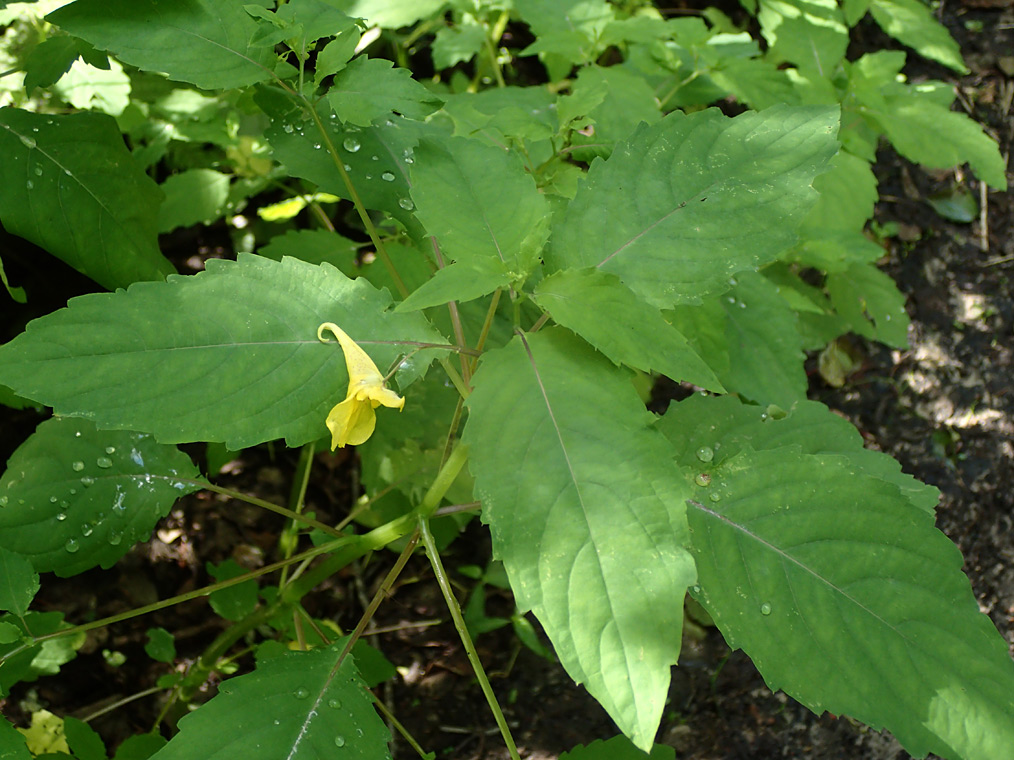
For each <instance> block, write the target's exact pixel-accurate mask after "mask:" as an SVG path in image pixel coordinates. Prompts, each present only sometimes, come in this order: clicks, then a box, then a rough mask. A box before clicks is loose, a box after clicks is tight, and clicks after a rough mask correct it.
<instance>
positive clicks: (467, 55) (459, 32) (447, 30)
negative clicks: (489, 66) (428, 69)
mask: <svg viewBox="0 0 1014 760" xmlns="http://www.w3.org/2000/svg"><path fill="white" fill-rule="evenodd" d="M485 43H486V30H485V29H484V28H483V27H482V26H480V25H479V24H470V23H463V24H458V25H457V26H445V27H444V28H443V29H438V30H437V34H436V37H435V38H434V40H433V48H432V51H433V65H434V66H436V67H437V68H438V69H449V68H450V67H451V66H453V65H455V64H456V63H461V62H462V61H470V60H472V58H473V57H475V56H476V55H477V54H478V53H479V51H481V50H482V47H483V45H484V44H485Z"/></svg>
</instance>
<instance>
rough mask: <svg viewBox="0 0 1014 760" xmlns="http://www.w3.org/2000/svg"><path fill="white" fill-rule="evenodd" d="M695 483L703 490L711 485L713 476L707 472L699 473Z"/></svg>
mask: <svg viewBox="0 0 1014 760" xmlns="http://www.w3.org/2000/svg"><path fill="white" fill-rule="evenodd" d="M694 482H695V483H696V484H697V485H699V486H700V487H701V488H705V487H707V486H710V485H711V476H710V475H709V474H708V473H706V472H699V473H697V476H696V477H695V478H694Z"/></svg>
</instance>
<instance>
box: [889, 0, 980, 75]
mask: <svg viewBox="0 0 1014 760" xmlns="http://www.w3.org/2000/svg"><path fill="white" fill-rule="evenodd" d="M870 14H871V15H872V16H873V18H874V20H875V21H876V22H877V23H878V24H879V25H880V27H881V28H882V29H883V30H884V31H885V32H887V33H888V34H889V35H891V36H892V37H894V38H895V39H896V40H898V41H900V42H903V43H904V44H906V45H908V46H909V47H910V48H914V49H915V51H916V52H917V53H919V55H921V56H924V57H925V58H930V59H932V60H934V61H938V62H940V63H942V64H943V65H944V66H947V67H949V68H952V69H954V70H955V71H957V72H960V73H962V74H967V73H968V68H967V67H966V66H965V62H964V61H963V60H962V58H961V49H960V48H959V47H958V43H957V42H955V41H954V38H953V37H951V34H950V32H948V31H947V28H946V27H945V26H944V25H943V24H941V23H940V22H939V21H937V20H936V19H935V18H934V17H933V11H932V10H931V9H930V6H928V5H926V4H925V3H923V2H922V1H921V0H871V2H870Z"/></svg>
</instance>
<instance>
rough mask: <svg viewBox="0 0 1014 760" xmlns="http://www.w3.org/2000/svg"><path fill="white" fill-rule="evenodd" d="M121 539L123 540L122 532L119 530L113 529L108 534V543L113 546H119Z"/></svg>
mask: <svg viewBox="0 0 1014 760" xmlns="http://www.w3.org/2000/svg"><path fill="white" fill-rule="evenodd" d="M121 541H123V534H122V533H120V532H119V531H117V530H114V531H113V532H112V533H110V534H109V543H110V544H112V545H113V546H119V545H120V542H121Z"/></svg>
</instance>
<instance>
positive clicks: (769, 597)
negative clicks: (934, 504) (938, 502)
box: [684, 447, 1014, 760]
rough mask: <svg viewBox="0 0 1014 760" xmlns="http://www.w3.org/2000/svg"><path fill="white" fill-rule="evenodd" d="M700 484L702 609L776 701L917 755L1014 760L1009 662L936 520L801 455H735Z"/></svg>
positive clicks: (696, 517)
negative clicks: (886, 738)
mask: <svg viewBox="0 0 1014 760" xmlns="http://www.w3.org/2000/svg"><path fill="white" fill-rule="evenodd" d="M684 464H686V462H685V461H684ZM693 464H694V465H696V467H697V468H700V466H701V464H702V463H701V462H700V461H694V462H693ZM709 476H710V479H711V483H710V485H709V486H707V487H703V488H699V489H698V491H699V493H698V495H697V496H696V497H695V498H694V499H692V500H690V501H689V502H688V503H689V506H690V509H689V512H688V519H689V521H690V528H691V532H692V536H693V541H692V544H691V546H692V550H693V553H694V558H695V560H696V561H697V567H698V571H699V587H695V592H694V593H695V598H697V599H698V601H700V602H701V603H702V604H703V605H704V607H705V609H706V610H707V611H708V613H709V614H710V615H711V616H712V618H713V619H714V621H715V623H716V624H717V625H718V627H719V629H720V630H721V631H722V634H723V636H724V637H725V639H726V641H728V642H729V644H730V646H733V647H737V648H742V649H743V650H744V651H745V652H746V653H747V654H748V655H750V657H751V659H752V660H753V661H754V663H755V664H756V665H757V668H758V669H759V670H760V672H761V673H762V674H763V675H764V678H765V680H766V681H767V683H768V685H769V686H770V687H771V688H773V689H783V690H784V691H785V692H786V693H788V694H789V695H791V696H792V697H794V698H795V699H797V700H799V701H800V702H802V703H803V704H805V705H806V706H808V707H809V708H810V709H812V710H814V711H815V712H817V713H821V712H823V711H824V710H827V711H830V712H832V713H835V714H846V715H849V716H852V717H853V718H856V719H858V720H861V721H863V722H864V723H867V724H869V725H870V726H872V727H874V728H881V727H883V728H887V729H888V730H890V731H891V732H892V733H894V735H895V736H896V737H897V738H898V740H899V741H900V742H901V743H902V745H903V746H904V747H905V748H906V749H907V750H908V751H909V752H911V753H912V754H913V755H915V756H917V757H922V756H924V755H925V754H926V753H927V752H931V751H932V752H935V753H937V754H940V755H942V756H944V757H948V758H955V759H956V758H962V759H963V760H992V759H993V758H996V757H1002V756H1003V754H1004V753H1005V752H1007V751H1008V749H1009V747H1011V746H1012V744H1014V696H1012V695H1014V662H1012V661H1011V659H1010V656H1009V655H1008V653H1007V645H1006V642H1005V641H1004V640H1003V638H1002V637H1001V636H999V635H998V634H997V632H996V629H995V628H993V626H992V624H991V623H990V621H989V618H987V617H986V616H985V615H983V614H982V613H980V612H979V609H978V604H977V602H976V599H975V596H974V594H972V590H971V587H970V586H969V583H968V579H967V578H966V577H965V576H964V575H963V574H962V573H961V555H960V553H959V552H958V551H957V549H956V547H955V546H954V545H953V544H951V543H950V542H949V541H948V540H947V538H946V537H945V536H944V535H943V534H942V533H940V532H939V531H938V530H937V529H936V528H935V527H934V525H933V516H932V515H931V514H928V513H927V512H926V511H925V510H922V509H919V508H918V507H915V506H913V505H911V504H910V503H909V502H908V501H907V499H906V498H905V497H904V496H903V495H902V494H901V493H899V491H898V490H897V488H895V487H894V486H893V485H891V484H888V483H886V482H884V481H882V480H879V479H875V478H871V477H865V476H862V475H858V474H857V473H856V472H855V469H854V467H853V465H852V463H851V462H850V460H849V459H848V458H847V457H841V456H834V455H827V454H819V455H812V454H803V453H801V452H800V450H799V449H798V448H796V447H782V448H778V449H774V450H770V451H762V452H755V451H752V450H750V449H744V450H743V451H742V452H741V453H739V454H738V455H736V456H735V457H732V458H730V459H728V460H726V461H724V462H723V463H722V464H721V465H720V466H718V467H715V468H713V469H711V471H710V473H709ZM696 589H699V591H698V590H696Z"/></svg>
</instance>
